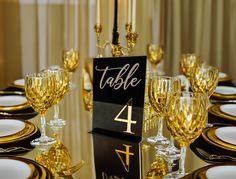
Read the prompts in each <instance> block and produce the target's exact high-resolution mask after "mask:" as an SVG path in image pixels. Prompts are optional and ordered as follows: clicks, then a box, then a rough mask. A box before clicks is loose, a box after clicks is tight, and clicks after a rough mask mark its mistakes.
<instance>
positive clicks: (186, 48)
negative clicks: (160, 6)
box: [165, 0, 236, 82]
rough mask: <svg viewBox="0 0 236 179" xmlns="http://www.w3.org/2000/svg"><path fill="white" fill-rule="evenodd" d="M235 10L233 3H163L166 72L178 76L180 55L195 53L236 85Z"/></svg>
mask: <svg viewBox="0 0 236 179" xmlns="http://www.w3.org/2000/svg"><path fill="white" fill-rule="evenodd" d="M235 8H236V1H234V0H226V1H224V0H216V1H214V0H195V1H190V0H181V1H174V0H167V1H165V9H166V11H165V17H166V18H167V19H166V21H165V27H166V28H165V29H166V36H165V38H166V41H165V42H166V43H165V47H166V61H165V65H166V66H165V69H166V71H167V72H168V73H170V74H178V73H179V59H180V56H181V53H197V54H199V55H201V56H202V58H203V60H204V61H206V62H207V63H208V64H210V65H213V66H217V67H218V68H219V69H220V71H222V72H225V73H229V74H230V75H231V76H232V77H233V80H234V82H235V80H236V71H235V70H234V67H235V66H236V61H235V56H236V51H235V45H236V33H235V32H236V11H235Z"/></svg>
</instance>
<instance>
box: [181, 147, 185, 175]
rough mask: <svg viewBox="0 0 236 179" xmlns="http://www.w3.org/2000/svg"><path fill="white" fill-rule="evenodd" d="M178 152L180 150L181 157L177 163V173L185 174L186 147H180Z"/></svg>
mask: <svg viewBox="0 0 236 179" xmlns="http://www.w3.org/2000/svg"><path fill="white" fill-rule="evenodd" d="M180 152H181V157H180V163H179V173H180V174H183V175H185V158H186V147H181V149H180Z"/></svg>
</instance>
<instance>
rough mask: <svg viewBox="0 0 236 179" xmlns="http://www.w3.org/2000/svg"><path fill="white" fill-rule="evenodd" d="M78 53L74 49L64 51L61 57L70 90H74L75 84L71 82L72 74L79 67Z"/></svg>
mask: <svg viewBox="0 0 236 179" xmlns="http://www.w3.org/2000/svg"><path fill="white" fill-rule="evenodd" d="M79 56H80V55H79V52H78V51H77V50H74V49H70V50H64V51H63V55H62V61H63V67H64V68H65V69H66V70H67V71H68V72H69V75H70V88H71V89H75V88H76V84H75V83H74V82H73V79H72V77H73V76H72V74H73V73H74V72H75V71H76V69H77V68H78V66H79Z"/></svg>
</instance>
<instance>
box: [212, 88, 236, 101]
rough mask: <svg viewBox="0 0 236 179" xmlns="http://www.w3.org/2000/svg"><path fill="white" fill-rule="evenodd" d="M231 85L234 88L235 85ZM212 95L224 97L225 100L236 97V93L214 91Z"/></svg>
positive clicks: (219, 97)
mask: <svg viewBox="0 0 236 179" xmlns="http://www.w3.org/2000/svg"><path fill="white" fill-rule="evenodd" d="M226 87H227V86H226ZM229 87H231V88H234V87H233V86H229ZM211 97H213V98H218V99H224V100H230V99H236V94H221V93H216V92H214V93H213V94H212V96H211Z"/></svg>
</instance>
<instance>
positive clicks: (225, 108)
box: [209, 104, 236, 121]
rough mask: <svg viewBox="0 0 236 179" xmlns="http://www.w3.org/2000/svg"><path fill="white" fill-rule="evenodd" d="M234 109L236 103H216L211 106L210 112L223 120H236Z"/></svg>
mask: <svg viewBox="0 0 236 179" xmlns="http://www.w3.org/2000/svg"><path fill="white" fill-rule="evenodd" d="M234 109H236V104H214V105H212V106H211V107H210V108H209V113H211V114H213V115H215V116H218V117H220V118H222V120H224V119H229V120H232V121H236V116H234V115H232V114H234Z"/></svg>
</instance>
